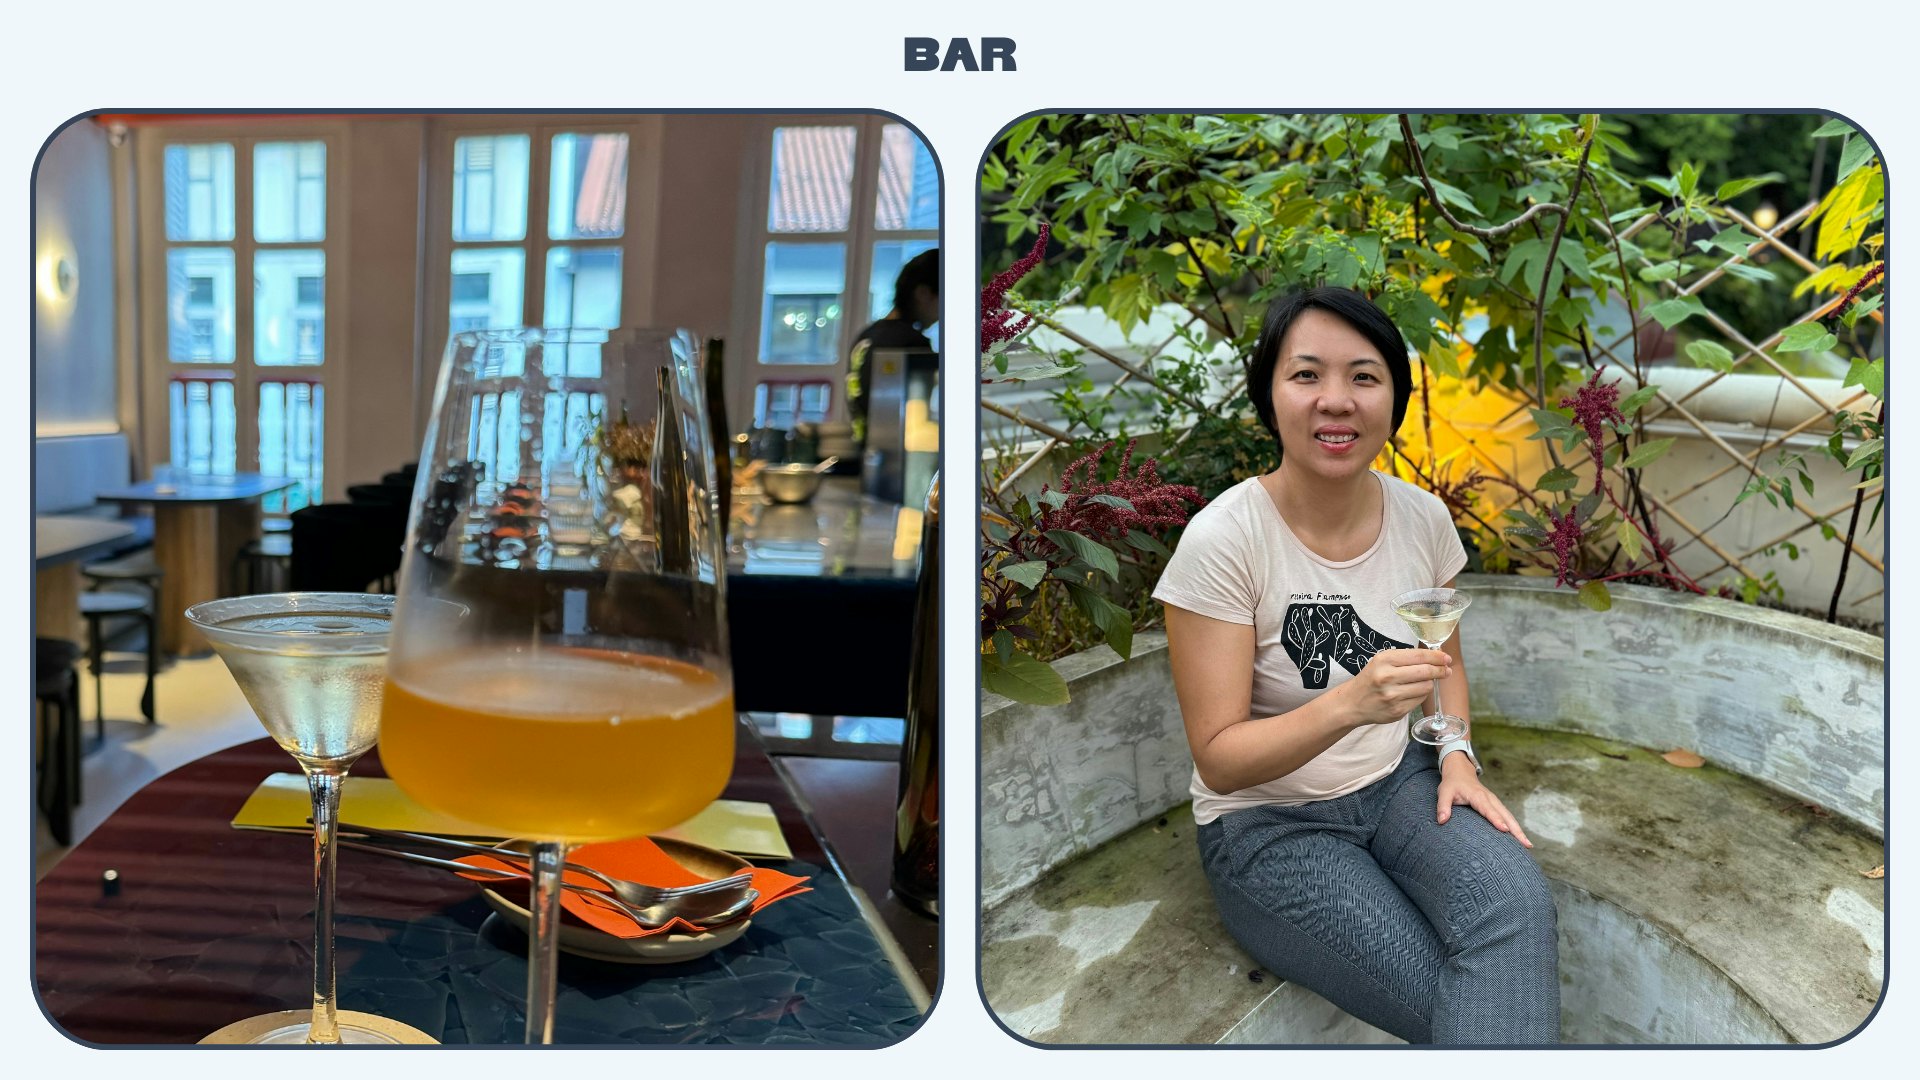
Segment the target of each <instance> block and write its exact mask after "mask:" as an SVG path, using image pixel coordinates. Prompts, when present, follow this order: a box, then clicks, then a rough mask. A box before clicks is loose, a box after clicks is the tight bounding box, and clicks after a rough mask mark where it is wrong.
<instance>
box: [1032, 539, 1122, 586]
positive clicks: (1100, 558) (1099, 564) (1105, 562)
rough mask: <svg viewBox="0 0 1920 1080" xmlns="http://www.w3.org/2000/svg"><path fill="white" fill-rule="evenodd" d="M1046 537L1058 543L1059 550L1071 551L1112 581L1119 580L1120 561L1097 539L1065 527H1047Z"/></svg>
mask: <svg viewBox="0 0 1920 1080" xmlns="http://www.w3.org/2000/svg"><path fill="white" fill-rule="evenodd" d="M1047 539H1049V540H1051V541H1053V542H1054V543H1055V544H1058V545H1060V548H1061V550H1063V551H1071V552H1073V554H1074V556H1075V557H1076V558H1078V559H1079V560H1080V561H1081V562H1084V563H1086V564H1087V565H1088V566H1091V567H1093V568H1094V569H1095V570H1098V571H1099V572H1101V573H1103V574H1105V575H1107V577H1108V578H1109V579H1111V580H1113V581H1118V580H1120V562H1119V560H1117V559H1115V558H1114V557H1113V552H1112V551H1110V550H1108V549H1107V547H1106V545H1104V544H1102V543H1100V542H1099V541H1098V540H1089V539H1087V538H1086V537H1084V536H1081V535H1080V534H1079V533H1077V532H1069V531H1067V530H1066V529H1049V530H1048V531H1047Z"/></svg>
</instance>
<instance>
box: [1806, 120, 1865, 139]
mask: <svg viewBox="0 0 1920 1080" xmlns="http://www.w3.org/2000/svg"><path fill="white" fill-rule="evenodd" d="M1854 130H1855V129H1854V126H1853V125H1852V124H1849V123H1847V122H1846V121H1845V120H1841V119H1839V118H1837V117H1836V118H1835V119H1832V120H1829V121H1827V122H1826V123H1824V124H1821V125H1820V126H1819V127H1817V128H1814V129H1813V137H1814V138H1816V139H1826V138H1831V137H1833V136H1835V135H1851V134H1853V132H1854Z"/></svg>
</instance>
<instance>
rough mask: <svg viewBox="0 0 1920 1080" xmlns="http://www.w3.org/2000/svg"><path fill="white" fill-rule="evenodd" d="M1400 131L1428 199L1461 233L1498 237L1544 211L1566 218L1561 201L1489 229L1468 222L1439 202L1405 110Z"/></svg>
mask: <svg viewBox="0 0 1920 1080" xmlns="http://www.w3.org/2000/svg"><path fill="white" fill-rule="evenodd" d="M1400 134H1401V135H1402V136H1403V137H1405V139H1406V140H1407V152H1408V154H1409V155H1410V156H1411V157H1412V158H1413V168H1414V171H1415V172H1418V173H1419V174H1420V184H1421V186H1422V187H1425V188H1426V189H1427V198H1429V199H1432V200H1433V206H1434V209H1436V210H1438V211H1440V216H1441V217H1443V218H1446V219H1447V224H1448V225H1451V226H1453V228H1454V229H1455V230H1456V231H1458V232H1463V233H1466V234H1468V235H1469V236H1477V237H1479V238H1480V239H1482V240H1498V239H1500V238H1501V237H1503V236H1505V235H1507V234H1508V233H1510V232H1512V231H1513V230H1515V229H1517V228H1519V227H1520V226H1522V225H1525V224H1526V223H1527V222H1529V221H1532V220H1533V219H1534V218H1536V217H1539V216H1540V215H1541V214H1556V213H1557V214H1560V215H1562V216H1563V217H1564V216H1565V215H1566V212H1567V208H1566V207H1564V206H1561V205H1560V204H1559V203H1535V204H1533V205H1532V206H1530V207H1528V208H1527V212H1526V213H1524V214H1521V215H1520V216H1519V217H1517V218H1514V219H1513V220H1512V221H1509V222H1507V223H1506V224H1504V225H1495V226H1494V227H1492V228H1490V229H1483V228H1481V227H1480V226H1478V225H1469V224H1467V223H1466V222H1464V221H1461V220H1460V219H1459V218H1457V217H1454V216H1453V211H1451V210H1448V209H1447V206H1446V204H1445V203H1444V202H1441V201H1440V192H1439V191H1438V190H1436V189H1435V188H1434V186H1433V178H1432V177H1430V176H1428V175H1427V159H1426V158H1425V157H1424V156H1423V155H1422V154H1421V153H1420V143H1419V142H1418V141H1416V140H1415V139H1414V137H1413V124H1412V123H1411V122H1410V121H1409V120H1408V119H1407V114H1406V113H1401V114H1400ZM1589 144H1591V140H1589ZM1589 149H1591V145H1589ZM1585 163H1586V159H1585V157H1584V156H1583V157H1582V159H1581V164H1582V166H1583V167H1584V166H1585Z"/></svg>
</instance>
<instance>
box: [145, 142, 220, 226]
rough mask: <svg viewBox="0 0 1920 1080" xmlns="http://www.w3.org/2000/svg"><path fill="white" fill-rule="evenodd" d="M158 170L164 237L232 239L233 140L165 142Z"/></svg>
mask: <svg viewBox="0 0 1920 1080" xmlns="http://www.w3.org/2000/svg"><path fill="white" fill-rule="evenodd" d="M161 171H162V173H163V174H164V176H165V187H166V191H167V239H169V240H231V239H233V144H231V143H202V144H198V145H191V146H169V147H167V148H166V151H165V153H164V154H163V155H162V162H161Z"/></svg>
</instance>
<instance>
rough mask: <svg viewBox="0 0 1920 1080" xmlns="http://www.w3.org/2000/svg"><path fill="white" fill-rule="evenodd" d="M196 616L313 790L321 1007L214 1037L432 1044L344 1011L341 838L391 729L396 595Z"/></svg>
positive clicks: (201, 611) (217, 607)
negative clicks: (336, 907)
mask: <svg viewBox="0 0 1920 1080" xmlns="http://www.w3.org/2000/svg"><path fill="white" fill-rule="evenodd" d="M187 619H188V620H189V621H191V622H192V623H193V625H194V626H195V627H196V628H198V629H199V631H200V632H201V633H202V634H205V635H206V637H207V640H208V641H210V642H212V643H213V648H214V651H215V652H217V653H219V654H220V659H222V660H224V661H226V664H227V670H228V671H229V672H231V673H232V675H233V681H234V682H236V683H238V684H239V685H240V692H241V693H243V694H245V695H246V698H247V703H248V704H250V705H252V706H253V711H254V713H255V714H256V715H258V716H259V717H260V723H261V724H262V725H264V726H265V727H266V729H267V733H268V734H269V735H272V736H273V740H274V741H275V742H277V743H279V744H280V746H281V748H282V749H284V750H285V751H286V752H287V753H289V754H292V755H293V757H294V760H295V761H298V762H299V763H300V768H301V769H302V770H303V771H305V773H306V774H307V786H308V788H309V790H311V792H312V794H313V844H314V847H313V854H314V859H313V868H314V869H313V920H314V926H313V1006H312V1008H311V1009H292V1010H288V1011H286V1012H281V1013H269V1014H266V1015H264V1016H259V1017H254V1018H251V1019H248V1020H242V1021H240V1022H239V1023H236V1024H230V1025H228V1026H227V1027H225V1028H222V1029H221V1030H220V1031H218V1032H215V1033H214V1034H213V1035H211V1036H208V1039H207V1041H218V1042H247V1043H256V1044H265V1045H274V1044H279V1045H286V1044H301V1043H310V1044H322V1045H327V1044H339V1043H372V1044H380V1043H385V1044H397V1043H430V1042H433V1041H434V1040H433V1039H432V1038H430V1037H429V1036H427V1035H426V1034H425V1033H424V1032H421V1031H418V1030H416V1029H414V1028H411V1027H408V1026H407V1025H405V1024H402V1023H399V1022H398V1021H394V1020H388V1019H386V1018H385V1017H379V1016H372V1015H369V1014H367V1013H358V1012H346V1011H343V1010H340V1009H338V1008H336V1007H335V1003H334V966H333V882H334V862H335V855H336V849H335V847H334V842H333V841H334V832H335V828H336V824H337V821H338V817H339V810H340V787H341V784H342V783H343V782H344V781H345V780H346V777H347V770H348V769H350V768H352V767H353V763H354V761H356V760H358V759H359V757H360V755H362V754H364V753H366V752H367V750H368V749H370V748H371V747H372V746H373V744H374V740H375V738H376V736H378V734H379V731H380V693H381V687H382V684H383V682H384V680H385V678H386V671H387V632H388V629H389V628H390V626H391V625H392V622H393V597H391V596H373V595H368V594H365V593H275V594H271V595H266V596H236V597H232V598H230V599H226V600H212V601H209V602H207V603H204V604H196V605H194V606H193V607H191V608H188V609H187Z"/></svg>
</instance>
